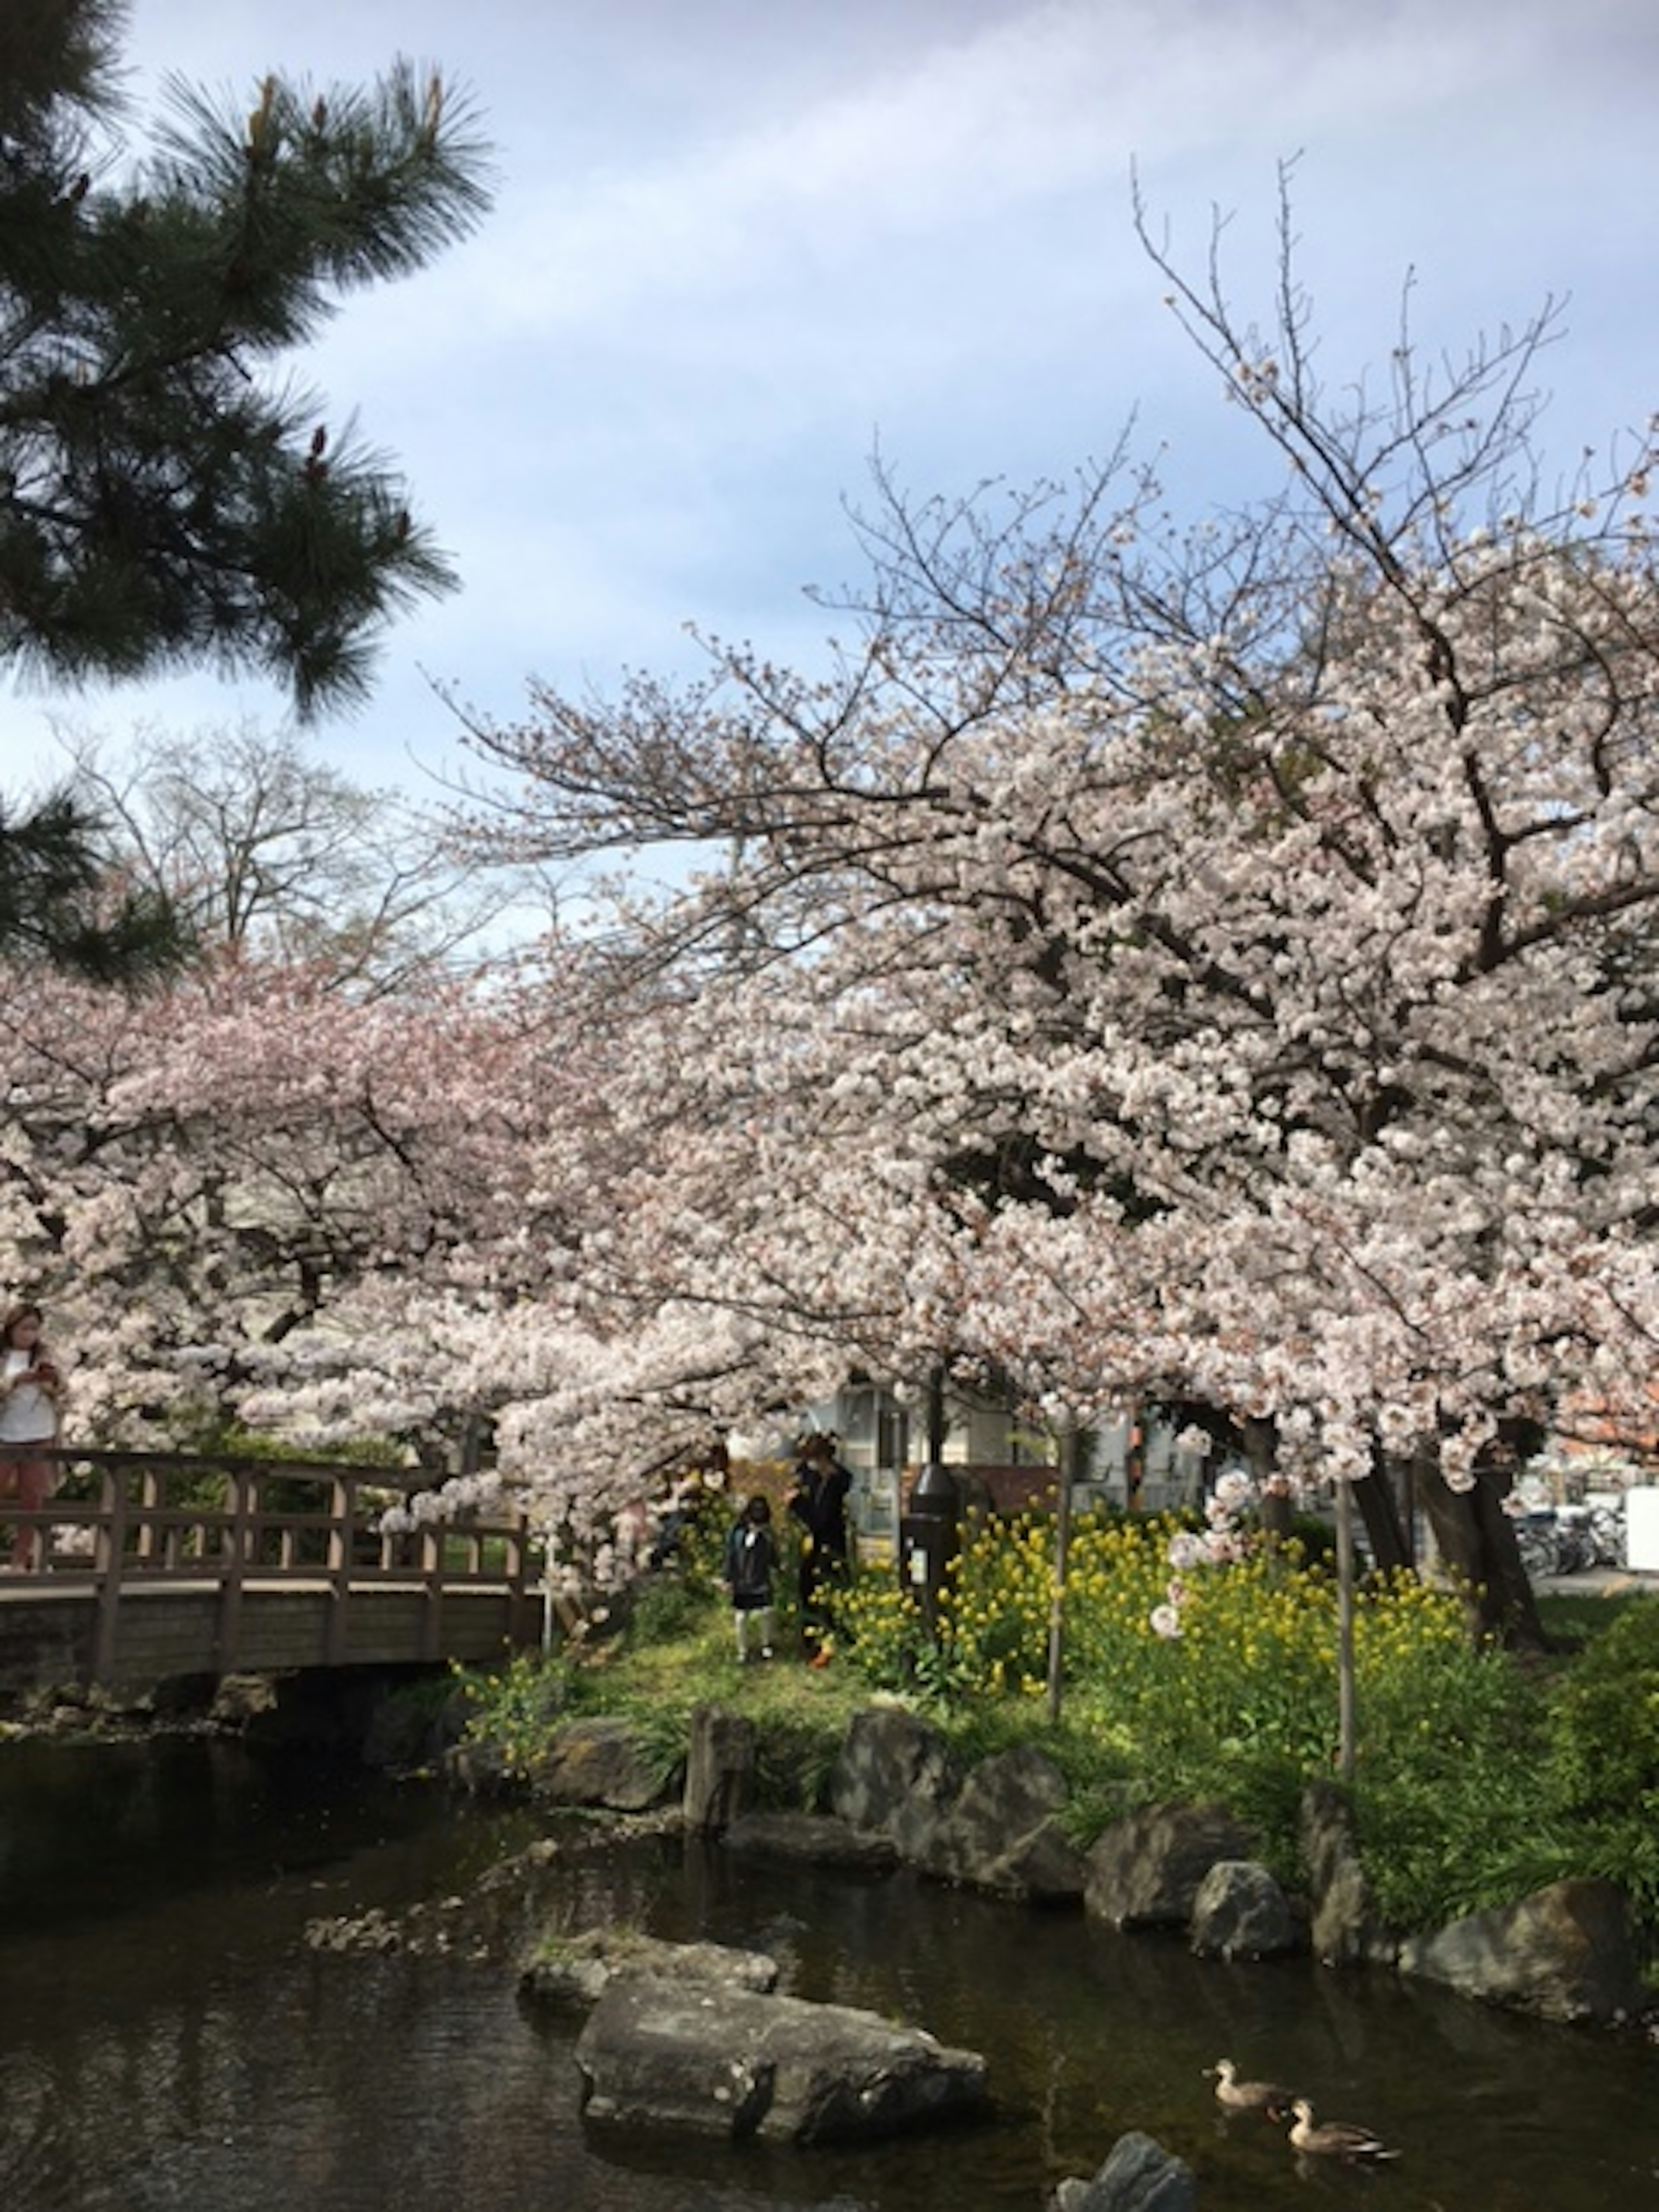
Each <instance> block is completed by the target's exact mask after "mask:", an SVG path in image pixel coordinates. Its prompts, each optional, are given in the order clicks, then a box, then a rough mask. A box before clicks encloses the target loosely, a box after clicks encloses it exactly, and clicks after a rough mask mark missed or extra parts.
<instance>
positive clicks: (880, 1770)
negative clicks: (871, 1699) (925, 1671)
mask: <svg viewBox="0 0 1659 2212" xmlns="http://www.w3.org/2000/svg"><path fill="white" fill-rule="evenodd" d="M961 1781H962V1773H961V1769H960V1767H959V1766H958V1765H957V1760H956V1759H955V1758H954V1756H953V1755H952V1753H951V1747H950V1746H949V1745H948V1744H947V1743H946V1742H945V1738H944V1737H943V1736H942V1735H940V1734H939V1730H938V1729H936V1728H933V1727H930V1726H929V1724H928V1723H927V1722H926V1721H924V1720H919V1719H918V1718H917V1717H916V1716H915V1713H911V1712H907V1711H904V1709H903V1708H902V1706H899V1705H872V1706H871V1707H869V1708H868V1709H867V1710H866V1711H864V1712H861V1713H854V1716H853V1718H852V1720H851V1722H850V1723H849V1724H848V1730H847V1735H846V1739H845V1741H843V1742H842V1747H841V1751H840V1753H839V1754H838V1756H837V1758H836V1765H835V1771H834V1772H833V1773H832V1774H831V1776H830V1778H829V1809H830V1811H831V1812H832V1813H834V1814H836V1818H837V1819H838V1820H845V1821H847V1822H848V1825H849V1826H852V1827H854V1828H872V1829H874V1830H875V1832H876V1833H877V1834H878V1835H882V1836H885V1837H887V1838H888V1839H889V1840H890V1842H891V1843H892V1844H895V1845H896V1847H897V1850H898V1853H899V1856H900V1857H901V1858H904V1859H908V1860H910V1861H912V1862H914V1863H921V1862H924V1861H925V1860H926V1859H927V1856H928V1853H929V1852H930V1851H931V1850H932V1849H933V1838H934V1837H935V1835H936V1833H937V1832H938V1829H939V1823H940V1822H941V1820H943V1819H944V1818H945V1814H946V1813H947V1812H948V1810H949V1809H950V1808H951V1805H952V1804H953V1803H954V1802H955V1801H956V1795H957V1790H958V1789H959V1788H960V1786H961Z"/></svg>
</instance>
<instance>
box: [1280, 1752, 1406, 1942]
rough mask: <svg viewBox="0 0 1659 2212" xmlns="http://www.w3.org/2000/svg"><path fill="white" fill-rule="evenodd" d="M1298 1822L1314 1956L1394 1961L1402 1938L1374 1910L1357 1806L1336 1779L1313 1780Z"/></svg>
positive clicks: (1304, 1797) (1304, 1798)
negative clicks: (1355, 1811)
mask: <svg viewBox="0 0 1659 2212" xmlns="http://www.w3.org/2000/svg"><path fill="white" fill-rule="evenodd" d="M1299 1825H1300V1830H1301V1842H1302V1860H1303V1864H1304V1866H1305V1867H1306V1868H1307V1869H1308V1887H1309V1889H1310V1892H1311V1893H1312V1897H1313V1924H1312V1927H1311V1929H1310V1941H1311V1942H1312V1945H1313V1954H1314V1956H1315V1958H1316V1959H1317V1960H1319V1961H1320V1963H1321V1964H1322V1966H1357V1965H1358V1964H1360V1963H1361V1962H1362V1961H1365V1960H1369V1961H1370V1963H1372V1964H1373V1965H1376V1966H1393V1965H1394V1964H1395V1960H1396V1958H1397V1957H1398V1954H1399V1949H1400V1943H1399V1939H1398V1937H1397V1936H1394V1935H1393V1934H1392V1933H1391V1932H1390V1931H1389V1929H1387V1928H1385V1927H1384V1926H1383V1923H1382V1922H1381V1921H1380V1920H1379V1919H1378V1918H1377V1917H1376V1912H1375V1911H1373V1909H1372V1905H1371V1892H1370V1883H1369V1882H1368V1881H1366V1879H1365V1869H1364V1865H1363V1864H1362V1863H1361V1861H1360V1857H1359V1846H1358V1844H1357V1843H1356V1842H1355V1840H1354V1832H1353V1813H1352V1808H1351V1807H1350V1805H1349V1803H1348V1801H1347V1799H1346V1797H1345V1796H1343V1794H1342V1792H1341V1791H1340V1790H1339V1789H1338V1788H1337V1787H1336V1785H1335V1784H1334V1783H1332V1782H1314V1783H1310V1784H1309V1786H1308V1788H1307V1789H1306V1790H1304V1792H1303V1796H1302V1807H1301V1813H1300V1820H1299Z"/></svg>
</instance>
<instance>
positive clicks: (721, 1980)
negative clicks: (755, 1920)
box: [519, 1928, 778, 2005]
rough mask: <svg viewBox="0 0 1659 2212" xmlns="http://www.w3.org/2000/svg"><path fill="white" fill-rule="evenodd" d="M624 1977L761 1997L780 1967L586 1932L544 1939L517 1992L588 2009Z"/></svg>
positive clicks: (709, 1947) (712, 1948) (759, 1954)
mask: <svg viewBox="0 0 1659 2212" xmlns="http://www.w3.org/2000/svg"><path fill="white" fill-rule="evenodd" d="M622 1973H634V1974H639V1973H649V1974H654V1975H656V1976H657V1977H658V1978H659V1979H661V1980H663V1981H668V1982H696V1983H697V1984H699V1985H700V1986H704V1987H712V1988H716V1989H732V1990H756V1991H758V1992H760V1993H761V1994H764V1993H765V1992H766V1991H768V1990H775V1988H776V1987H777V1985H778V1962H777V1960H775V1959H774V1958H770V1957H769V1956H768V1954H766V1953H765V1952H764V1951H738V1950H734V1949H731V1948H728V1947H727V1946H726V1945H725V1944H723V1943H667V1942H662V1941H661V1940H660V1939H659V1938H658V1937H657V1936H644V1935H641V1933H640V1932H639V1930H638V1929H632V1928H586V1929H583V1930H582V1932H581V1934H580V1935H579V1936H549V1937H544V1939H543V1941H542V1942H540V1943H539V1944H538V1946H537V1948H536V1949H535V1952H534V1953H533V1954H532V1957H531V1960H530V1962H529V1964H528V1965H527V1966H526V1967H525V1970H524V1972H523V1974H522V1975H521V1976H520V1981H519V1987H520V1990H521V1991H522V1993H523V1994H524V1995H525V1996H529V1997H535V1998H538V1999H540V2000H541V2001H542V2002H546V2003H553V2004H582V2005H591V2004H595V2003H597V2002H599V1998H600V1997H601V1996H604V1994H605V1990H606V1989H607V1988H608V1987H609V1986H610V1984H611V1981H612V1980H613V1979H614V1978H615V1977H616V1976H617V1975H618V1974H622Z"/></svg>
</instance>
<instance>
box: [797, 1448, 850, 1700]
mask: <svg viewBox="0 0 1659 2212" xmlns="http://www.w3.org/2000/svg"><path fill="white" fill-rule="evenodd" d="M798 1451H799V1456H798V1458H797V1459H796V1462H795V1476H794V1483H793V1487H792V1489H791V1490H790V1492H789V1514H790V1517H791V1519H792V1520H794V1521H797V1522H799V1524H800V1528H801V1547H800V1618H801V1632H802V1635H803V1636H804V1637H805V1641H806V1647H807V1658H808V1663H809V1665H811V1666H814V1667H822V1666H823V1665H824V1664H825V1663H826V1662H827V1661H828V1659H829V1634H830V1631H831V1629H832V1628H833V1626H834V1625H835V1623H834V1615H833V1613H832V1610H831V1600H830V1595H829V1594H830V1592H831V1591H832V1590H833V1589H836V1587H837V1586H838V1585H840V1584H841V1583H844V1582H845V1581H846V1579H847V1495H848V1492H849V1491H850V1490H851V1489H852V1487H853V1477H852V1474H851V1471H850V1469H848V1468H846V1467H844V1466H843V1465H842V1462H841V1461H840V1459H839V1458H838V1457H837V1456H836V1439H835V1438H834V1437H830V1436H810V1437H803V1438H802V1440H801V1442H800V1444H799V1447H798Z"/></svg>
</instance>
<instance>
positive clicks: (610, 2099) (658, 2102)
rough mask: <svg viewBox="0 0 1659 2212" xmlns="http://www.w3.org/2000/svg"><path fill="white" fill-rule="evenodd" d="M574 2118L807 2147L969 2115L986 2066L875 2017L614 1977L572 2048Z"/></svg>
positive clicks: (978, 2102)
mask: <svg viewBox="0 0 1659 2212" xmlns="http://www.w3.org/2000/svg"><path fill="white" fill-rule="evenodd" d="M576 2063H577V2066H578V2067H579V2068H580V2071H581V2075H582V2082H583V2113H584V2117H585V2118H586V2119H588V2120H590V2121H592V2122H596V2123H599V2124H604V2125H606V2126H616V2127H629V2128H651V2129H664V2130H682V2131H684V2132H686V2133H690V2134H694V2135H700V2136H722V2137H725V2138H727V2139H729V2140H732V2141H740V2140H742V2139H744V2138H746V2137H750V2136H754V2137H758V2138H759V2139H761V2140H762V2141H764V2142H788V2143H798V2144H805V2143H816V2142H855V2141H860V2140H863V2139H866V2138H870V2137H874V2136H885V2135H892V2134H895V2133H896V2132H898V2131H900V2130H905V2129H909V2128H915V2127H918V2126H923V2125H927V2124H930V2123H933V2122H938V2121H940V2120H945V2119H948V2118H958V2117H961V2116H963V2115H965V2114H968V2113H970V2112H974V2111H975V2110H977V2109H978V2108H979V2107H980V2106H982V2105H983V2103H984V2101H985V2061H984V2060H983V2059H982V2058H981V2057H980V2056H979V2054H978V2053H977V2052H976V2051H951V2050H948V2049H946V2048H945V2046H944V2045H941V2044H939V2043H938V2042H937V2041H935V2039H933V2037H932V2036H931V2035H928V2034H926V2033H923V2031H922V2030H921V2029H920V2028H913V2027H895V2026H894V2025H893V2024H892V2023H891V2021H885V2020H883V2019H881V2018H880V2017H879V2016H878V2015H876V2014H875V2013H870V2012H858V2011H854V2010H853V2009H852V2008H850V2007H848V2006H844V2005H825V2004H808V2003H806V2002H803V2001H802V2000H801V1999H799V1998H798V1997H781V1996H753V1995H750V1994H749V1993H748V1992H746V1991H743V1990H714V1989H710V1988H708V1987H707V1986H699V1985H697V1984H693V1983H690V1982H671V1981H666V1980H664V1979H663V1978H660V1977H659V1976H656V1975H651V1974H625V1975H619V1976H617V1977H616V1978H614V1979H613V1980H611V1982H610V1983H609V1984H608V1985H607V1986H606V1988H605V1992H604V1994H603V1996H601V1997H600V1998H599V2002H598V2003H597V2004H596V2005H595V2006H594V2008H593V2010H592V2013H591V2014H590V2015H588V2019H587V2023H586V2027H584V2028H583V2030H582V2032H581V2034H580V2038H579V2039H578V2040H577V2044H576Z"/></svg>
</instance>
